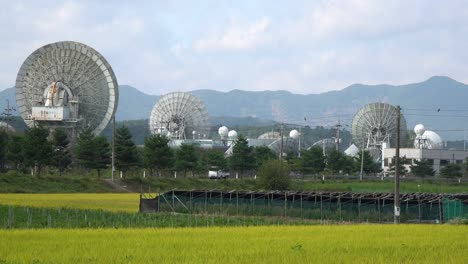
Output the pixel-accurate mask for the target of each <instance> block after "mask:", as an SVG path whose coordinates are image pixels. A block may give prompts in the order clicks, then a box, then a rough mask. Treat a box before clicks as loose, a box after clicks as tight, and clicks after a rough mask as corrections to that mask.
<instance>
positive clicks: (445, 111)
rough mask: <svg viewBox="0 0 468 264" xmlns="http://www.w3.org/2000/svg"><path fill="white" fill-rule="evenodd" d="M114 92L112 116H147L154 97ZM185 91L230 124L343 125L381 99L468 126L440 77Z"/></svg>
mask: <svg viewBox="0 0 468 264" xmlns="http://www.w3.org/2000/svg"><path fill="white" fill-rule="evenodd" d="M119 93H120V96H119V106H118V109H117V115H116V118H117V120H136V119H147V118H148V117H149V114H150V112H151V109H152V107H153V105H154V104H155V103H156V101H157V100H158V98H159V96H156V95H148V94H145V93H143V92H141V91H139V90H138V89H136V88H134V87H132V86H129V85H121V86H119ZM191 93H192V94H193V95H195V96H196V97H198V98H199V99H200V100H201V101H203V102H204V104H205V106H206V108H207V110H208V112H209V113H210V115H212V116H215V117H217V118H215V120H216V122H218V123H221V122H222V120H223V118H219V117H229V118H230V122H231V123H236V122H235V121H233V120H237V121H238V122H244V121H245V120H250V122H255V121H256V120H258V121H259V122H260V120H263V121H265V120H275V121H279V122H285V123H297V124H303V125H309V126H312V127H314V126H331V125H335V124H337V122H341V123H342V124H343V125H344V126H345V128H346V125H348V126H350V125H351V120H352V117H353V115H354V114H355V113H356V112H357V111H358V110H359V108H361V107H362V106H364V105H365V104H367V103H371V102H387V103H390V104H393V105H400V106H401V107H402V111H403V115H404V116H405V118H406V121H407V124H408V128H409V129H412V127H414V125H416V124H418V123H422V124H424V125H425V126H426V127H427V128H428V129H431V130H434V131H436V132H438V133H439V134H440V135H441V136H442V137H443V138H444V139H462V138H463V137H464V129H465V127H468V106H467V101H468V100H467V99H468V85H466V84H464V83H461V82H458V81H456V80H453V79H451V78H449V77H445V76H434V77H431V78H429V79H428V80H426V81H423V82H419V83H412V84H406V85H388V84H381V85H365V84H353V85H351V86H348V87H346V88H344V89H342V90H337V91H331V92H325V93H320V94H306V95H304V94H294V93H290V92H287V91H261V92H253V91H242V90H232V91H229V92H220V91H214V90H195V91H192V92H191ZM6 99H9V101H10V105H11V106H13V107H15V106H16V104H15V95H14V89H13V88H9V89H5V90H3V91H1V92H0V107H1V109H3V108H4V107H5V104H6ZM233 118H234V119H233ZM348 129H349V128H348Z"/></svg>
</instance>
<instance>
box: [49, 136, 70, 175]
mask: <svg viewBox="0 0 468 264" xmlns="http://www.w3.org/2000/svg"><path fill="white" fill-rule="evenodd" d="M69 144H70V141H69V140H68V136H67V133H66V132H65V130H63V129H60V128H59V129H55V130H54V131H53V132H52V148H53V155H52V159H51V165H53V166H55V167H57V168H58V170H59V175H62V170H63V169H66V168H67V167H68V166H69V165H70V164H71V161H72V160H71V155H70V152H69V148H68V145H69Z"/></svg>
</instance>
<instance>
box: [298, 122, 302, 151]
mask: <svg viewBox="0 0 468 264" xmlns="http://www.w3.org/2000/svg"><path fill="white" fill-rule="evenodd" d="M301 136H302V126H299V150H298V152H297V157H298V158H301Z"/></svg>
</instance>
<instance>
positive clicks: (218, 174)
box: [208, 170, 230, 179]
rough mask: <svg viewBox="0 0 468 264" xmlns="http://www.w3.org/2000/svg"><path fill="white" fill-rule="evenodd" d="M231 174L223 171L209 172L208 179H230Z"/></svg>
mask: <svg viewBox="0 0 468 264" xmlns="http://www.w3.org/2000/svg"><path fill="white" fill-rule="evenodd" d="M229 175H230V174H229V172H225V171H223V170H209V171H208V178H210V179H225V178H228V177H229Z"/></svg>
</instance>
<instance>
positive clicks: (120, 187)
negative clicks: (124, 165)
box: [104, 179, 140, 192]
mask: <svg viewBox="0 0 468 264" xmlns="http://www.w3.org/2000/svg"><path fill="white" fill-rule="evenodd" d="M104 182H105V183H107V184H108V185H109V186H110V187H112V188H113V189H114V190H116V191H118V192H140V190H136V189H135V188H132V186H129V185H127V184H126V183H125V182H122V181H121V180H118V179H115V180H114V181H112V180H111V179H104Z"/></svg>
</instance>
